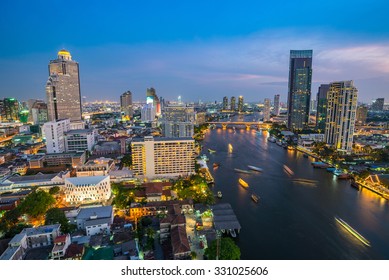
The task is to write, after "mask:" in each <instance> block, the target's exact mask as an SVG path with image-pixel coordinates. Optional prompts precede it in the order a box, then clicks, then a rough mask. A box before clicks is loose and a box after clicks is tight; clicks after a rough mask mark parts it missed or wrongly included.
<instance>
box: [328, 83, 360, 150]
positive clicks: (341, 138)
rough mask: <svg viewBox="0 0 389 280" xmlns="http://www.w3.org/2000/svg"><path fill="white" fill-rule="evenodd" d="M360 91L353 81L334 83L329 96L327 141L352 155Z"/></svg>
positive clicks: (331, 85)
mask: <svg viewBox="0 0 389 280" xmlns="http://www.w3.org/2000/svg"><path fill="white" fill-rule="evenodd" d="M357 100H358V90H357V88H356V87H355V86H354V82H353V81H341V82H333V83H331V84H330V87H329V90H328V94H327V120H326V129H325V141H326V143H327V144H330V145H333V146H334V147H335V148H336V149H337V150H338V151H342V152H346V153H350V152H351V150H352V145H353V135H354V127H355V119H356V109H357Z"/></svg>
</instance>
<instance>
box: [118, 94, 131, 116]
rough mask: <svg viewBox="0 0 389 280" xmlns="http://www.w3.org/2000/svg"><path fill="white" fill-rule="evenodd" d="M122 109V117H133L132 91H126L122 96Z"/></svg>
mask: <svg viewBox="0 0 389 280" xmlns="http://www.w3.org/2000/svg"><path fill="white" fill-rule="evenodd" d="M120 111H121V112H122V118H123V119H125V120H130V119H132V115H133V111H132V93H131V91H126V92H125V93H123V94H122V95H121V96H120Z"/></svg>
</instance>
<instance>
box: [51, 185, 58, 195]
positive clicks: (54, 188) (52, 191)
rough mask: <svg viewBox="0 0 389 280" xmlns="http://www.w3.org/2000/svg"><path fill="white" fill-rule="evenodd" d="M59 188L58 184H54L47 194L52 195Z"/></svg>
mask: <svg viewBox="0 0 389 280" xmlns="http://www.w3.org/2000/svg"><path fill="white" fill-rule="evenodd" d="M59 190H60V188H59V187H58V186H55V187H52V188H51V189H50V190H49V194H52V195H55V194H57V193H58V192H59Z"/></svg>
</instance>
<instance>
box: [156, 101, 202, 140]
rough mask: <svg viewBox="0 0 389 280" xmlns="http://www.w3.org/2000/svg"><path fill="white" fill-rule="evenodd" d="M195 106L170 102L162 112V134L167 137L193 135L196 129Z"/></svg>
mask: <svg viewBox="0 0 389 280" xmlns="http://www.w3.org/2000/svg"><path fill="white" fill-rule="evenodd" d="M194 122H195V112H194V107H192V106H187V105H185V104H169V106H165V110H164V111H163V114H162V121H161V123H162V134H163V135H164V136H165V137H192V136H193V131H194Z"/></svg>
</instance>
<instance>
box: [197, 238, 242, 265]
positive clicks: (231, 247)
mask: <svg viewBox="0 0 389 280" xmlns="http://www.w3.org/2000/svg"><path fill="white" fill-rule="evenodd" d="M216 252H217V240H214V241H212V243H211V246H209V247H208V248H207V249H205V253H204V255H205V256H207V258H208V259H209V260H216ZM219 252H220V253H219V260H239V259H240V249H239V247H238V246H237V245H236V244H235V242H234V241H233V240H232V239H231V238H229V237H223V238H221V239H220V248H219Z"/></svg>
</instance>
